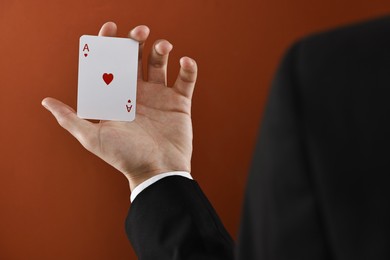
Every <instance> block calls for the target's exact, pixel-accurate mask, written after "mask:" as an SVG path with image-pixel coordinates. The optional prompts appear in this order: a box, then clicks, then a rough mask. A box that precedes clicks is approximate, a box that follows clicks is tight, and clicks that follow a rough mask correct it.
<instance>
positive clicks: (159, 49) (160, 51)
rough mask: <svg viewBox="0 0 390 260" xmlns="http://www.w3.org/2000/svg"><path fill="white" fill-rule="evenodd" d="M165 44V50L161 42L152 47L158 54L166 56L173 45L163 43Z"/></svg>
mask: <svg viewBox="0 0 390 260" xmlns="http://www.w3.org/2000/svg"><path fill="white" fill-rule="evenodd" d="M166 43H168V44H166ZM165 44H166V46H165V48H164V46H163V42H159V43H157V44H156V46H154V48H155V49H156V52H157V53H158V54H160V55H165V54H168V53H169V52H170V51H171V50H172V49H173V45H172V44H171V43H170V42H165Z"/></svg>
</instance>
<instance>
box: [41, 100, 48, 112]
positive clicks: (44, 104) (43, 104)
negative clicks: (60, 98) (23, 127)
mask: <svg viewBox="0 0 390 260" xmlns="http://www.w3.org/2000/svg"><path fill="white" fill-rule="evenodd" d="M41 105H42V106H43V107H44V108H46V109H47V110H49V107H48V106H47V104H46V102H44V101H42V102H41Z"/></svg>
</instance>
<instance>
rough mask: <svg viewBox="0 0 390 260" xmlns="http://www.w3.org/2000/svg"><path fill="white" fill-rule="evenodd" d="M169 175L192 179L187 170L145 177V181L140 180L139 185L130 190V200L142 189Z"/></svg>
mask: <svg viewBox="0 0 390 260" xmlns="http://www.w3.org/2000/svg"><path fill="white" fill-rule="evenodd" d="M169 176H182V177H186V178H188V179H191V180H192V176H191V174H190V173H189V172H182V171H175V172H165V173H160V174H158V175H156V176H153V177H152V178H149V179H147V180H146V181H144V182H142V183H141V184H140V185H138V186H137V187H135V189H134V190H133V191H132V192H131V195H130V201H131V202H133V201H134V200H135V197H137V196H138V194H140V193H141V192H142V191H143V190H144V189H146V188H147V187H149V186H150V185H152V184H153V183H155V182H157V181H159V180H161V179H163V178H165V177H169Z"/></svg>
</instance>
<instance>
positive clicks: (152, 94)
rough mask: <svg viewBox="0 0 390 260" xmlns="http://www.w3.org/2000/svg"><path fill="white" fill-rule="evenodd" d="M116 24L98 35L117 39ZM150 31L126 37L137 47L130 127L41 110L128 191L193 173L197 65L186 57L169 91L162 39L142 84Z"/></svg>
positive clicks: (48, 101) (140, 29) (53, 108)
mask: <svg viewBox="0 0 390 260" xmlns="http://www.w3.org/2000/svg"><path fill="white" fill-rule="evenodd" d="M116 31H117V28H116V25H115V24H114V23H112V22H108V23H106V24H104V25H103V26H102V28H101V29H100V32H99V36H111V37H114V36H115V35H116ZM148 35H149V28H148V27H146V26H142V25H141V26H137V27H135V28H134V29H133V30H132V31H130V33H129V37H130V38H132V39H134V40H136V41H138V42H140V46H139V47H140V48H139V49H140V51H139V68H138V85H137V111H136V118H135V120H134V121H133V122H116V121H100V122H99V123H92V122H90V121H87V120H83V119H80V118H78V117H77V115H76V113H75V111H74V110H73V109H72V108H70V107H69V106H67V105H65V104H63V103H62V102H60V101H58V100H56V99H53V98H45V99H44V100H43V101H42V105H43V106H44V107H45V108H47V109H48V110H49V111H50V112H51V113H52V114H53V115H54V117H55V118H56V119H57V121H58V123H59V124H60V125H61V126H62V127H63V128H65V129H66V130H67V131H69V132H70V133H71V134H72V135H73V136H74V137H75V138H76V139H77V140H78V141H79V142H80V143H81V144H82V145H83V146H84V147H85V148H86V149H87V150H88V151H90V152H92V153H93V154H95V155H97V156H98V157H100V158H101V159H103V160H104V161H106V162H107V163H109V164H110V165H112V166H113V167H115V168H116V169H118V170H119V171H120V172H122V173H123V174H124V175H125V176H126V177H127V179H128V180H129V184H130V189H131V190H133V189H134V188H135V187H136V186H137V185H138V184H140V183H142V182H143V181H145V180H146V179H148V178H150V177H153V176H155V175H157V174H159V173H162V172H167V171H187V172H190V171H191V156H192V123H191V99H192V93H193V90H194V87H195V82H196V75H197V65H196V62H195V61H194V60H192V59H190V58H188V57H183V58H181V59H180V66H181V68H180V72H179V75H178V77H177V80H176V82H175V84H174V85H173V86H172V87H168V86H167V76H166V75H167V62H168V56H169V52H170V51H171V50H172V47H173V46H172V45H171V44H170V43H169V42H168V41H166V40H159V41H156V42H155V43H154V44H153V49H152V51H151V54H150V56H149V59H148V79H147V80H144V79H143V73H142V49H143V46H144V42H145V41H146V39H147V38H148Z"/></svg>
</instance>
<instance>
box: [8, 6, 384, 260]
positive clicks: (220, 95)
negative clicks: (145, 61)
mask: <svg viewBox="0 0 390 260" xmlns="http://www.w3.org/2000/svg"><path fill="white" fill-rule="evenodd" d="M387 13H390V2H388V1H384V0H383V1H375V2H374V1H368V0H366V1H358V0H348V1H347V0H321V1H315V2H313V1H310V0H296V1H290V0H288V1H287V0H284V1H282V0H253V1H247V0H240V1H238V0H237V1H231V0H197V1H188V0H187V1H183V0H174V1H169V0H167V1H165V0H160V1H150V0H140V1H129V0H126V1H125V0H121V1H106V0H105V1H103V0H94V1H92V0H87V1H79V0H67V1H48V0H47V1H42V0H35V1H28V0H25V1H16V0H15V1H12V0H2V1H0V33H1V39H0V52H1V56H0V79H1V80H0V88H1V94H0V108H1V109H0V117H1V127H0V172H1V174H0V210H1V212H0V259H42V260H43V259H136V258H135V255H134V253H133V251H132V249H131V246H130V244H129V242H128V241H127V238H126V236H125V231H124V219H125V216H126V214H127V210H128V207H129V188H128V184H127V181H126V179H125V178H124V177H123V176H122V175H121V174H120V173H118V172H117V171H116V170H115V169H113V168H112V167H110V166H109V165H106V164H105V163H104V162H103V161H101V160H100V159H98V158H96V157H95V156H93V155H92V154H90V153H89V152H87V151H86V150H84V149H83V148H82V147H81V145H80V144H79V143H78V142H77V141H76V140H75V139H74V138H73V137H72V136H71V135H70V134H68V133H67V132H65V131H64V130H63V129H61V128H60V127H59V126H58V125H57V123H56V122H55V120H54V118H52V116H51V115H50V114H49V113H48V112H47V111H46V110H44V109H43V108H42V107H41V105H40V102H41V99H42V98H44V97H46V96H53V97H57V98H59V99H60V100H62V101H64V102H66V103H68V104H70V105H71V106H73V107H75V106H76V94H77V63H78V61H77V58H78V54H77V52H78V38H79V37H80V36H81V35H83V34H96V33H97V32H98V30H99V28H100V26H101V25H102V24H103V23H104V22H105V21H109V20H112V21H115V22H116V23H117V24H118V26H119V34H120V36H125V35H126V33H127V31H128V30H129V29H131V28H132V27H133V26H135V25H138V24H146V25H148V26H150V28H151V30H152V34H151V37H150V40H149V42H148V45H147V48H150V46H151V43H152V42H153V41H154V40H156V39H159V38H167V39H168V40H170V41H171V42H172V43H173V45H174V46H175V47H174V51H173V53H172V55H171V57H170V70H169V77H170V80H169V81H170V83H172V82H173V80H174V78H175V77H176V74H177V71H178V68H179V67H178V60H179V58H180V57H181V56H183V55H189V56H191V57H193V58H195V59H196V60H197V61H198V64H199V69H200V71H199V80H198V84H197V88H196V93H195V96H194V103H193V122H194V132H195V140H194V148H195V150H194V156H193V172H192V174H193V176H194V177H195V179H197V180H198V181H199V182H200V184H201V185H202V187H203V189H204V191H205V193H206V194H207V195H208V197H209V198H210V200H211V202H212V203H213V205H214V206H215V208H216V210H217V211H218V213H219V214H220V216H221V218H222V220H223V222H224V223H225V225H226V227H227V228H228V230H229V231H230V232H231V234H232V235H233V236H234V237H235V236H236V233H237V229H238V224H239V216H240V208H241V200H242V198H243V191H244V185H245V180H246V176H247V171H248V168H249V165H250V158H251V154H252V150H253V147H254V140H255V138H256V133H257V129H258V125H259V120H260V119H261V115H262V112H263V107H264V101H265V99H266V96H267V93H268V89H269V85H270V81H271V79H272V77H273V74H274V71H275V68H276V66H277V64H278V62H279V60H280V58H281V56H282V54H283V52H284V50H285V49H286V47H287V46H289V45H290V44H291V43H292V42H293V41H294V40H296V39H298V38H299V37H301V36H304V35H306V34H308V33H311V32H314V31H318V30H323V29H327V28H331V27H334V26H338V25H341V24H345V23H350V22H355V21H360V20H365V19H369V18H372V17H375V16H378V15H384V14H387ZM389 48H390V46H389Z"/></svg>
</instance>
